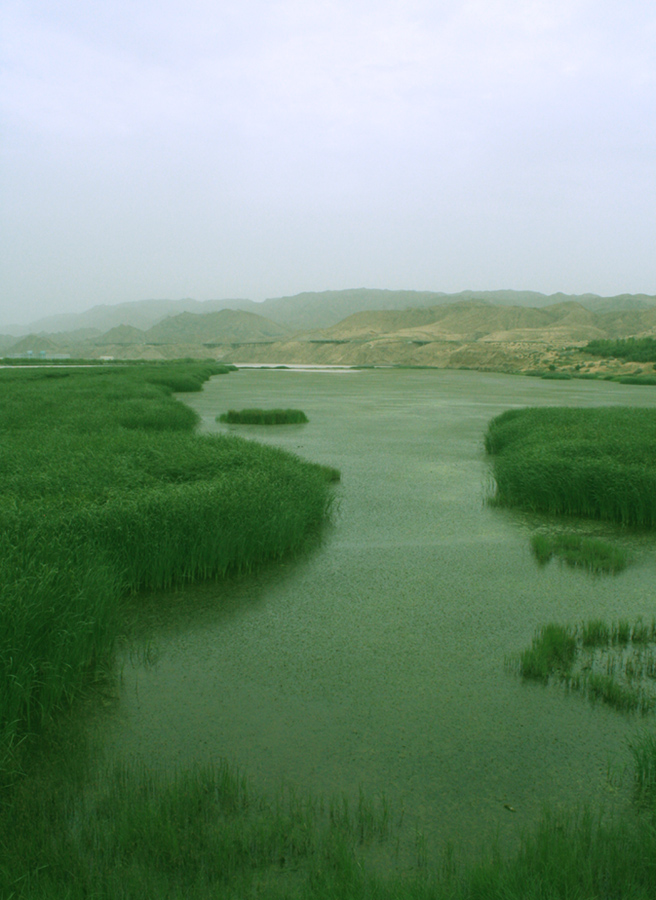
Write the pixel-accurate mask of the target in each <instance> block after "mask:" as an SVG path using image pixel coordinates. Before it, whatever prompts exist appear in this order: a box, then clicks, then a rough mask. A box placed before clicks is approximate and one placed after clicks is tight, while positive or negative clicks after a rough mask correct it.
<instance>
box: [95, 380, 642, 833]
mask: <svg viewBox="0 0 656 900" xmlns="http://www.w3.org/2000/svg"><path fill="white" fill-rule="evenodd" d="M184 400H185V402H187V403H189V404H190V405H191V406H192V407H193V408H194V409H196V410H197V411H198V412H199V413H200V415H201V417H202V420H203V429H204V430H206V431H224V430H232V431H234V432H235V433H238V434H240V435H242V436H245V437H247V438H252V439H255V440H259V441H263V442H266V443H271V444H275V445H277V446H280V447H284V448H285V449H288V450H291V451H293V452H294V453H298V454H299V455H301V456H303V457H305V458H307V459H309V460H313V461H316V462H321V463H327V464H330V465H333V466H337V467H338V468H339V469H340V470H341V473H342V482H341V484H339V485H337V486H336V490H335V495H336V501H337V506H336V510H335V514H334V516H333V521H332V523H331V524H330V525H329V526H328V527H327V528H326V529H325V530H324V534H323V540H322V542H321V544H320V545H319V546H318V547H316V548H315V549H313V550H311V551H310V552H309V553H308V554H307V555H305V556H303V557H301V558H299V559H296V560H292V561H288V562H287V563H286V564H285V565H275V566H271V567H269V568H267V569H266V570H265V571H263V572H261V573H259V574H258V575H256V576H248V577H242V578H239V579H236V580H233V581H230V582H228V583H227V584H225V583H224V584H210V585H203V586H201V587H199V588H191V589H186V590H184V591H181V592H179V593H177V594H169V595H166V596H164V597H161V598H154V599H153V602H152V604H150V605H151V606H152V608H153V609H156V610H157V613H156V614H152V615H151V618H152V622H151V623H150V625H149V632H150V633H149V639H148V641H147V642H146V644H145V645H144V647H142V648H138V647H137V648H135V647H132V648H131V650H129V651H128V650H126V651H125V653H124V654H123V657H122V659H121V667H122V679H121V689H120V691H121V692H120V698H119V701H118V704H117V707H116V710H115V712H114V713H113V714H112V715H111V716H110V717H109V718H108V719H107V720H106V721H105V722H104V723H103V724H102V725H101V735H102V740H103V743H104V746H105V748H106V751H107V755H108V757H109V758H118V759H138V760H145V761H147V762H148V763H149V764H152V765H167V766H168V765H176V766H188V765H189V764H191V763H193V762H194V761H196V760H198V761H204V760H207V759H216V758H218V757H226V758H228V759H229V760H231V761H234V762H235V763H237V764H238V765H239V766H240V767H241V768H242V769H243V770H244V772H245V773H246V774H247V775H248V776H249V777H250V778H251V780H252V781H253V782H254V784H255V785H256V786H257V787H258V788H259V789H262V790H264V791H267V790H271V791H273V790H274V789H275V788H276V787H278V786H279V785H280V784H281V782H285V783H287V784H291V785H295V786H298V787H299V788H300V789H302V790H305V789H310V790H312V792H314V793H318V794H323V795H327V794H333V793H335V792H338V793H346V794H347V795H349V796H352V797H357V795H358V791H359V789H360V787H362V788H363V789H364V791H365V793H366V794H368V795H370V796H371V797H372V798H375V797H377V796H379V795H380V794H381V793H384V794H385V795H386V797H387V798H388V800H389V802H390V805H391V807H392V808H393V809H394V810H396V811H397V812H399V811H400V810H401V809H403V810H404V811H405V812H404V822H405V826H406V827H408V826H410V827H411V828H412V829H418V830H419V831H423V832H424V833H425V835H426V840H427V842H430V843H431V844H432V845H433V846H437V845H438V844H440V843H441V841H442V840H443V839H450V840H453V841H455V842H456V843H457V844H459V845H460V846H461V847H462V848H463V849H464V850H465V851H466V850H467V848H474V847H478V846H479V845H480V844H481V842H483V841H487V840H489V839H490V838H492V837H494V836H495V835H498V836H499V838H500V840H501V841H502V843H503V842H507V841H512V840H513V836H516V835H517V833H518V830H519V828H521V827H522V826H523V825H530V824H531V823H532V822H533V821H535V819H536V818H537V817H538V816H539V814H540V811H541V809H542V807H543V805H544V804H546V803H549V804H550V805H551V806H555V807H562V806H571V805H573V804H575V803H577V802H578V801H584V802H585V801H589V800H595V801H596V800H599V799H602V800H604V801H607V802H613V798H617V797H620V799H621V798H622V796H623V792H622V790H619V791H617V790H616V789H615V788H614V787H613V785H612V784H609V781H608V767H609V765H610V767H611V770H612V771H613V772H615V773H618V772H621V770H622V768H623V767H624V766H625V765H626V763H627V762H628V759H629V754H628V751H627V746H626V741H627V738H628V737H630V736H631V734H633V733H635V732H636V730H637V729H638V728H639V727H640V725H641V724H643V723H641V721H640V720H637V719H635V718H631V717H630V716H626V715H623V714H620V713H617V712H615V711H612V710H609V709H607V708H605V707H602V706H592V705H590V704H588V703H587V702H586V701H585V700H583V699H582V698H580V697H577V696H567V695H566V694H564V693H563V692H562V691H561V690H559V689H558V688H544V687H542V686H539V685H537V686H536V685H523V684H522V683H521V682H520V680H519V678H518V677H517V676H516V675H515V674H513V672H512V671H509V670H508V668H507V667H506V666H504V660H505V658H506V657H507V656H508V655H509V654H516V653H518V652H519V651H521V650H522V649H524V648H525V647H526V646H527V645H528V644H529V643H530V641H531V637H532V635H533V633H534V630H535V628H536V627H537V626H539V625H541V624H543V623H546V622H549V621H558V622H564V623H566V622H571V623H575V622H579V621H580V620H582V619H586V618H589V617H593V616H599V617H604V618H608V619H613V618H616V617H619V616H624V617H629V618H634V617H637V616H639V615H642V616H644V617H646V618H648V619H649V620H651V617H652V615H654V614H656V604H655V603H654V591H653V586H654V582H655V576H656V552H655V547H654V541H653V538H651V537H650V536H648V535H645V534H640V533H630V532H622V531H619V530H618V529H615V528H613V527H611V526H604V525H599V524H598V523H590V522H581V521H577V522H575V523H573V524H574V525H575V526H576V527H577V528H578V529H579V530H582V531H584V532H586V533H590V534H598V535H604V536H606V537H609V538H610V539H612V540H616V541H617V542H618V543H620V544H621V545H623V546H625V547H628V549H629V550H630V552H631V555H632V557H633V564H632V565H631V566H630V567H629V568H628V569H627V570H626V571H625V572H624V573H622V574H620V575H618V576H615V577H591V576H590V575H588V574H585V573H583V572H580V571H576V570H572V569H569V568H566V567H563V566H561V565H560V564H559V563H558V562H552V563H550V564H549V565H548V566H547V567H546V568H543V569H540V568H538V566H537V565H536V563H535V561H534V559H533V557H532V555H531V551H530V546H529V541H530V537H531V535H532V534H534V533H535V531H536V529H538V528H542V529H544V528H545V527H546V526H547V525H550V526H553V527H561V528H562V527H563V523H562V521H561V522H551V523H549V522H547V521H546V520H545V519H543V518H540V517H536V516H528V515H522V514H517V513H514V512H511V511H507V510H498V509H494V508H491V507H489V506H487V505H486V504H485V497H486V495H487V492H488V490H489V485H490V475H489V469H488V462H487V460H486V458H485V455H484V451H483V435H484V432H485V428H486V425H487V423H488V421H489V420H490V419H491V418H492V417H493V416H495V415H497V414H498V413H500V412H502V411H503V410H505V409H509V408H511V407H521V406H526V405H582V406H590V405H605V404H627V405H643V406H646V405H648V406H653V405H656V392H654V391H653V390H652V389H650V388H644V387H634V386H628V385H617V384H612V383H607V382H596V381H573V382H554V381H551V382H550V381H542V380H540V379H532V378H523V377H517V376H505V375H495V374H481V373H475V372H458V371H411V370H407V371H403V370H373V371H371V370H365V371H342V372H339V371H333V372H307V371H304V372H299V371H291V370H241V371H239V372H238V373H233V374H231V375H229V376H221V377H218V378H215V379H213V380H212V381H211V382H210V383H208V384H207V385H206V387H205V390H204V391H203V393H202V394H198V395H186V396H185V397H184ZM249 406H251V407H252V406H255V407H260V406H261V407H297V408H300V409H303V410H304V411H305V412H306V413H307V415H308V417H309V419H310V423H309V424H307V425H302V426H278V427H268V428H266V427H258V426H246V427H244V426H223V425H218V424H217V423H216V422H215V420H214V419H215V416H216V414H217V413H220V412H224V411H226V410H227V409H229V408H236V409H239V408H243V407H249ZM621 802H623V801H621ZM506 806H510V807H512V808H513V810H515V812H512V811H510V810H508V809H507V808H506Z"/></svg>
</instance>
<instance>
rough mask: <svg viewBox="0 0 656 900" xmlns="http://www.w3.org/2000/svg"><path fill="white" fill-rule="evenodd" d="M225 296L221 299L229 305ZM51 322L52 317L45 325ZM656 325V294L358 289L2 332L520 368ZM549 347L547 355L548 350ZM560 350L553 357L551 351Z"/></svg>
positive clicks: (85, 344)
mask: <svg viewBox="0 0 656 900" xmlns="http://www.w3.org/2000/svg"><path fill="white" fill-rule="evenodd" d="M218 307H221V308H218ZM44 326H47V327H44ZM647 335H649V336H654V335H656V296H649V295H644V294H640V295H630V294H623V295H620V296H617V297H599V296H597V295H594V294H584V295H579V296H567V295H564V294H553V295H550V296H546V295H544V294H539V293H536V292H530V291H483V292H473V291H465V292H462V293H460V294H444V293H432V292H417V291H383V290H367V289H357V290H348V291H326V292H323V293H305V294H298V295H296V296H295V297H278V298H272V299H270V300H265V301H264V302H262V303H254V302H253V301H250V300H226V301H218V300H217V301H207V302H205V303H199V302H197V301H193V300H180V301H171V300H167V301H154V300H147V301H140V302H136V303H124V304H119V305H117V306H100V307H95V308H94V309H91V310H88V311H86V312H85V313H82V314H80V315H76V316H72V315H65V316H64V315H62V316H55V317H51V318H50V319H45V320H41V321H40V322H38V323H34V324H33V328H32V331H31V333H30V334H28V335H23V336H22V337H20V338H18V339H17V337H16V336H15V335H10V334H5V335H0V353H3V354H5V355H12V356H22V355H31V356H38V355H40V356H45V357H46V358H47V357H54V356H58V355H59V356H61V355H70V356H72V357H88V358H94V357H96V358H97V357H104V358H123V359H127V358H140V359H171V358H175V357H180V356H194V357H213V358H219V359H224V360H226V361H229V362H261V363H267V362H270V363H277V364H284V363H294V362H296V363H330V362H332V363H341V364H348V365H367V364H394V363H396V364H407V365H449V366H452V365H456V366H469V365H471V366H472V367H474V368H477V367H486V368H487V367H493V368H499V367H500V368H504V367H506V362H504V361H503V359H502V358H503V357H504V355H505V357H506V358H507V366H509V367H510V369H513V370H514V369H516V368H517V366H518V365H519V362H518V361H519V360H521V361H522V363H521V365H522V367H524V368H526V367H529V368H530V366H539V365H543V364H544V363H545V360H546V359H547V357H549V354H552V353H553V351H560V350H562V349H563V348H565V347H568V346H570V347H571V346H581V345H582V344H584V343H586V342H587V341H589V340H592V339H595V338H617V337H629V336H638V337H639V336H647ZM545 354H546V355H545ZM549 358H550V357H549Z"/></svg>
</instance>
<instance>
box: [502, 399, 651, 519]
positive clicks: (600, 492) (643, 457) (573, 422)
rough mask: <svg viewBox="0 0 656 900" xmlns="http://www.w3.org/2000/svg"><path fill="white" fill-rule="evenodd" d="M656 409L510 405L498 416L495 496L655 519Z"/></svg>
mask: <svg viewBox="0 0 656 900" xmlns="http://www.w3.org/2000/svg"><path fill="white" fill-rule="evenodd" d="M655 446H656V409H641V408H625V407H612V406H611V407H601V408H595V409H578V408H569V407H551V408H541V409H534V408H527V409H520V410H509V411H508V412H505V413H502V415H500V416H497V418H495V419H493V420H492V421H491V422H490V424H489V426H488V431H487V434H486V436H485V448H486V450H487V452H488V453H489V454H491V455H492V456H493V472H494V478H495V482H496V493H495V497H494V501H495V502H497V503H499V504H501V505H504V506H517V507H520V508H523V509H529V510H534V511H540V512H547V513H555V514H565V515H578V516H587V517H590V518H596V519H608V520H611V521H614V522H619V523H621V524H625V525H641V526H646V527H649V528H653V527H655V526H656V454H655V453H654V447H655Z"/></svg>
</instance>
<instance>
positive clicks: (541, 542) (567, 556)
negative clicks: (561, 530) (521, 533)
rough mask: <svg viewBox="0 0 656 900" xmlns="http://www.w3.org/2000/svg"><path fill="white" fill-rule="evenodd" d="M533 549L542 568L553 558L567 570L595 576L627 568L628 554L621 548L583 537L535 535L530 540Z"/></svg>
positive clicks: (573, 535) (576, 535) (574, 535)
mask: <svg viewBox="0 0 656 900" xmlns="http://www.w3.org/2000/svg"><path fill="white" fill-rule="evenodd" d="M531 549H532V550H533V555H534V556H535V558H536V560H537V561H538V563H539V564H540V565H541V566H544V565H546V564H547V563H548V562H549V561H550V560H551V559H552V558H553V557H554V556H555V557H557V558H559V559H562V560H563V562H565V563H567V565H568V566H573V567H575V568H582V569H586V570H587V571H589V572H593V573H600V572H610V573H617V572H622V571H623V570H624V569H625V568H626V565H627V555H626V552H625V551H624V550H623V549H621V548H620V547H614V546H613V545H612V544H609V543H608V542H607V541H601V540H599V539H596V538H587V537H583V536H582V535H580V534H535V535H533V537H532V538H531Z"/></svg>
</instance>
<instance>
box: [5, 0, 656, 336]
mask: <svg viewBox="0 0 656 900" xmlns="http://www.w3.org/2000/svg"><path fill="white" fill-rule="evenodd" d="M1 17H2V18H1V20H0V32H1V34H2V38H1V40H2V44H1V46H0V61H1V84H0V127H1V138H0V141H1V146H0V162H1V172H0V193H1V196H0V208H1V209H2V212H1V213H0V216H1V222H0V229H1V230H0V324H1V323H2V322H6V323H9V322H11V323H14V322H19V323H21V322H29V321H31V320H34V319H36V318H38V317H40V316H44V315H51V314H53V313H58V312H79V311H82V310H85V309H88V308H90V307H92V306H95V305H97V304H103V303H110V304H111V303H122V302H126V301H131V300H140V299H146V298H182V297H193V298H195V299H197V300H208V299H221V298H235V297H248V298H251V299H253V300H262V299H265V298H266V297H275V296H281V295H287V294H294V293H298V292H301V291H323V290H339V289H342V288H350V287H372V288H374V287H375V288H388V289H408V290H434V291H447V292H452V291H453V292H455V291H460V290H466V289H472V290H495V289H502V288H514V289H516V290H536V291H543V292H545V293H552V292H556V291H564V292H566V293H584V292H588V291H590V292H594V293H598V294H602V295H613V294H617V293H624V292H630V293H638V292H644V293H648V294H655V293H656V252H655V248H656V4H654V3H653V2H652V0H645V2H642V0H628V2H627V0H463V2H448V0H375V2H374V0H184V2H180V0H129V2H127V0H112V2H111V3H89V2H88V0H3V3H2V12H1Z"/></svg>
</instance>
